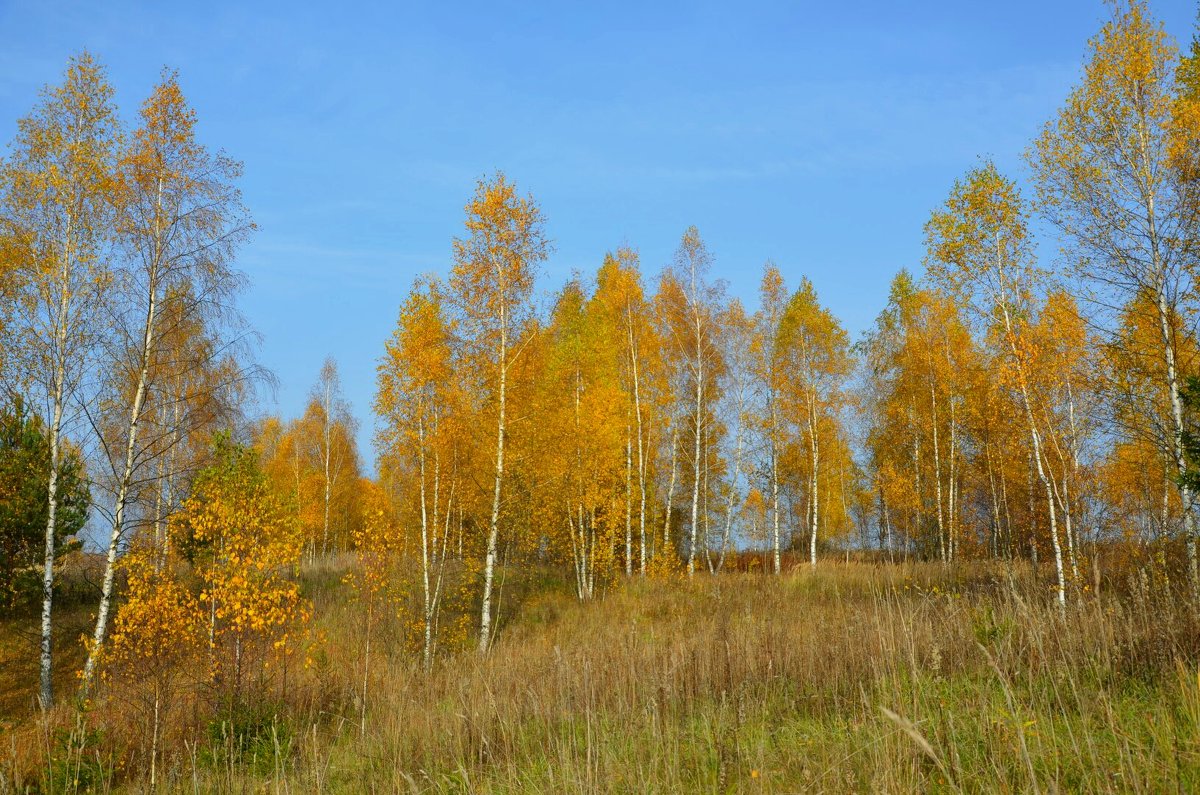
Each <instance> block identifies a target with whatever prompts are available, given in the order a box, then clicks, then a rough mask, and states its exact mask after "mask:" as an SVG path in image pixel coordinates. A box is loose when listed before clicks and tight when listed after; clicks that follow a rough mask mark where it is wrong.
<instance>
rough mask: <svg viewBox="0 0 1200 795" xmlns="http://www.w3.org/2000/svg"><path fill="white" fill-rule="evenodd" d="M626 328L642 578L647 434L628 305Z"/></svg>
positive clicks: (631, 312) (630, 312)
mask: <svg viewBox="0 0 1200 795" xmlns="http://www.w3.org/2000/svg"><path fill="white" fill-rule="evenodd" d="M625 326H626V329H627V330H628V332H629V365H630V369H631V371H632V373H633V413H634V417H635V429H636V431H637V454H638V460H637V470H638V493H639V498H640V500H641V502H640V504H639V506H638V534H639V541H640V543H641V559H640V560H639V571H640V572H641V574H642V576H643V577H645V576H646V453H645V432H644V430H643V428H642V389H641V377H640V375H639V372H638V370H639V368H638V360H639V358H640V357H639V356H638V350H637V342H636V340H635V339H634V335H633V311H632V309H631V308H630V307H629V306H628V305H626V307H625Z"/></svg>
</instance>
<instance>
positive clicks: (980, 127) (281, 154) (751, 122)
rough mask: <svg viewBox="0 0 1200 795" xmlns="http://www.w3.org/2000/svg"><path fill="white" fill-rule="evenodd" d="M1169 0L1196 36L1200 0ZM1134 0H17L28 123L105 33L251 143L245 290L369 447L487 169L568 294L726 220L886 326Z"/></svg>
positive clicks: (715, 231)
mask: <svg viewBox="0 0 1200 795" xmlns="http://www.w3.org/2000/svg"><path fill="white" fill-rule="evenodd" d="M647 5H651V6H653V7H652V8H647V7H646V6H647ZM1151 7H1152V10H1153V12H1154V13H1155V14H1156V15H1157V16H1158V17H1159V18H1160V19H1162V20H1163V21H1164V22H1165V23H1166V26H1167V29H1168V30H1169V31H1170V32H1171V33H1172V34H1173V35H1174V36H1175V37H1176V38H1178V39H1180V40H1183V41H1186V40H1189V39H1190V38H1191V35H1192V28H1193V23H1194V20H1195V15H1196V4H1195V3H1194V2H1193V1H1192V0H1171V1H1170V2H1167V1H1166V0H1158V1H1157V2H1152V4H1151ZM1106 13H1107V11H1106V9H1105V7H1104V5H1103V4H1102V3H1101V2H1099V0H1037V1H1036V2H1030V1H1029V0H1011V1H1010V2H1005V3H998V2H987V3H984V2H974V1H973V0H968V1H967V2H963V0H957V1H953V2H951V1H946V2H926V3H897V2H894V1H890V2H881V1H879V2H859V3H844V4H838V3H828V2H820V3H816V2H790V3H788V2H780V3H756V2H741V3H730V2H725V3H711V4H705V3H695V2H688V3H658V4H648V3H628V4H618V3H591V4H584V3H549V2H546V3H532V2H520V3H518V2H491V3H485V4H479V5H473V4H454V3H420V4H417V3H412V4H409V3H379V4H377V5H369V6H363V7H354V8H350V7H347V6H346V5H343V4H338V3H332V2H326V3H303V2H294V3H281V4H277V5H273V4H268V3H259V2H238V3H225V2H216V1H214V2H199V3H186V4H184V3H169V2H168V3H155V2H149V0H147V1H146V2H141V3H132V2H120V1H119V0H111V1H110V2H103V3H99V2H93V3H82V2H46V1H41V0H39V1H37V2H34V1H33V0H16V1H15V2H14V1H13V0H0V139H3V140H5V141H7V140H10V139H11V138H12V135H13V132H14V130H15V124H14V123H15V121H16V119H17V118H18V117H19V116H21V115H24V114H25V113H26V112H27V111H28V110H29V108H30V107H31V106H32V105H33V104H34V103H35V101H36V98H37V91H38V89H39V88H40V87H41V86H43V85H45V84H46V83H49V82H56V81H57V80H58V79H59V77H60V75H61V73H62V70H63V68H64V65H65V63H66V60H67V58H68V57H69V56H70V55H71V54H73V53H76V52H78V51H79V50H81V49H83V48H87V49H89V50H91V51H92V52H93V53H94V54H95V55H96V56H97V57H98V58H99V59H100V60H101V61H103V62H104V63H105V64H107V66H108V68H109V73H110V77H111V79H112V82H113V84H114V85H115V87H116V89H117V93H118V101H119V103H120V106H121V109H122V112H123V113H124V114H125V115H127V116H132V115H133V113H134V112H135V111H136V109H137V107H138V105H139V104H140V103H141V101H142V99H143V98H144V97H145V96H146V95H147V93H148V92H149V90H150V88H151V86H152V85H153V83H154V82H155V80H156V79H157V77H158V75H159V71H160V69H161V68H162V67H163V66H164V65H165V66H170V67H173V68H177V69H178V70H179V72H180V79H181V83H182V85H183V88H184V90H185V92H186V94H187V96H188V98H189V100H190V101H191V103H192V104H193V106H194V107H195V108H196V111H197V113H198V114H199V118H200V135H201V136H202V138H203V139H204V141H205V142H206V143H208V144H209V145H211V146H214V147H222V148H224V149H226V150H227V151H228V152H229V153H230V154H232V155H233V156H235V157H237V158H239V159H241V160H243V161H244V162H245V164H246V177H245V181H244V183H243V187H244V191H245V198H246V203H247V204H248V206H249V207H250V208H251V210H252V211H253V213H254V217H255V219H256V221H257V222H258V224H259V226H260V231H259V233H258V234H257V236H256V237H255V239H254V241H253V242H252V243H251V244H250V245H249V246H248V247H246V248H245V250H244V251H243V253H242V256H241V258H240V266H241V268H242V269H243V270H244V271H245V272H246V273H247V274H248V275H249V277H250V279H251V281H252V286H251V288H250V289H249V291H248V292H247V294H246V295H245V296H244V299H243V301H242V304H241V306H242V309H243V311H244V313H245V314H246V315H247V317H248V318H249V319H250V321H251V322H252V324H253V325H254V326H255V327H256V328H257V329H258V330H259V331H260V332H261V333H262V334H263V336H264V342H263V345H262V348H261V350H260V360H261V362H262V363H263V364H265V365H267V366H268V367H270V368H271V369H273V370H274V372H275V373H276V374H277V375H278V377H279V380H280V389H279V392H278V402H277V404H274V405H273V404H272V400H271V398H270V397H268V398H267V400H266V405H264V407H263V408H264V410H267V411H278V412H281V413H282V414H284V415H294V414H296V413H298V412H299V411H301V410H302V407H303V402H304V398H305V395H306V393H307V390H308V389H309V386H310V385H311V384H312V382H313V381H314V380H315V379H316V376H317V371H318V369H319V368H320V366H321V362H322V360H323V359H324V357H325V356H326V355H328V354H332V355H333V356H335V357H336V358H337V360H338V362H339V364H340V366H341V370H342V378H343V383H344V385H345V389H346V393H347V396H348V398H349V399H350V400H351V402H352V403H353V406H354V409H355V413H356V414H357V416H358V417H359V418H360V419H361V421H362V424H363V430H362V433H361V435H360V438H361V441H362V442H363V444H364V449H363V452H364V456H365V458H366V459H367V461H368V462H369V461H370V460H371V459H372V457H373V452H372V450H371V448H370V446H369V439H370V432H371V417H370V411H369V406H370V400H371V396H372V393H373V389H374V367H375V361H376V359H377V357H378V356H379V355H380V353H381V352H382V346H383V341H384V339H385V338H386V337H387V336H388V334H389V333H390V331H391V329H392V327H393V324H394V322H395V318H396V311H397V308H398V306H399V304H400V302H401V300H402V299H403V297H404V295H405V293H406V292H407V290H408V287H409V285H410V284H411V282H412V279H413V277H414V276H415V275H416V274H418V273H423V272H427V271H430V270H433V271H437V272H442V273H444V272H446V270H447V269H448V264H449V261H450V240H451V238H452V237H453V236H454V235H456V234H458V233H459V231H460V229H461V226H462V218H463V214H462V207H463V205H464V204H465V202H466V200H467V198H468V197H469V195H470V193H471V190H472V187H473V183H474V180H475V179H476V178H478V177H479V176H481V175H483V174H484V173H488V172H491V171H493V170H495V169H502V170H504V171H505V172H506V173H507V174H508V175H509V177H511V178H512V179H513V180H514V181H516V183H517V184H518V185H519V186H520V187H521V188H522V189H524V190H527V191H530V192H532V193H533V194H534V196H535V197H536V198H537V199H538V201H539V202H540V203H541V204H542V207H543V209H544V210H545V213H546V216H547V218H548V222H549V231H550V234H551V236H552V237H553V238H554V240H555V243H556V249H557V250H556V253H555V254H554V256H553V257H552V259H551V260H550V262H549V263H548V266H547V267H546V269H545V277H544V279H543V288H545V289H546V290H549V289H553V288H556V287H557V286H558V285H560V284H561V283H562V282H563V281H564V280H565V279H566V278H567V277H568V276H569V275H570V274H571V272H572V271H574V270H582V271H584V272H592V271H594V269H595V268H596V266H597V265H598V264H599V262H600V260H601V258H602V256H603V254H604V252H605V251H606V250H607V249H611V248H613V247H615V246H617V245H618V244H620V243H622V242H628V243H629V244H631V245H633V246H635V247H637V248H638V249H639V250H640V251H641V255H642V261H643V265H644V268H645V270H646V272H647V273H648V274H654V273H657V271H658V270H659V269H660V268H661V266H662V265H664V264H665V263H666V262H668V260H669V259H670V256H671V253H672V251H673V250H674V248H675V246H676V243H677V242H678V239H679V235H680V233H681V232H682V231H683V229H684V228H685V227H687V226H688V225H689V224H696V225H697V226H698V227H699V228H700V231H701V233H702V235H703V236H704V238H705V239H706V240H707V242H708V244H709V247H710V249H711V251H712V252H713V254H714V256H715V258H716V268H715V271H716V275H717V276H719V277H721V278H724V279H726V280H728V281H729V283H730V288H731V292H732V293H733V294H735V295H739V296H741V297H743V299H744V300H746V301H747V302H748V303H749V304H751V305H752V304H753V303H754V294H755V291H756V288H757V283H758V277H759V274H760V272H761V266H762V264H763V262H764V260H766V259H767V258H773V259H774V260H775V261H776V262H777V263H778V264H779V265H780V267H781V268H782V270H783V272H784V275H785V277H786V278H787V280H788V282H789V284H791V285H793V286H794V285H795V283H796V282H797V281H798V280H799V278H800V276H801V275H802V274H803V275H807V276H808V277H810V278H811V279H812V281H813V282H814V284H815V285H816V288H817V290H818V292H819V294H820V296H821V298H822V299H823V301H824V302H825V303H827V304H828V305H829V306H830V307H831V308H832V309H833V310H834V311H835V312H836V313H837V314H838V315H839V316H840V317H841V318H842V319H843V321H844V322H845V323H846V325H847V327H848V328H849V329H850V331H851V332H852V334H854V335H855V336H857V335H858V333H859V332H860V331H861V330H863V329H864V328H866V327H867V326H868V325H869V324H870V323H871V321H872V319H873V318H874V316H875V315H876V313H877V312H878V311H879V310H880V308H881V307H882V304H883V301H884V298H885V295H886V289H887V282H888V281H889V280H890V278H891V276H892V275H893V274H894V273H895V271H896V270H897V269H898V268H900V267H902V266H907V267H910V268H914V269H917V270H919V263H920V259H921V254H922V245H921V241H922V232H921V227H922V224H923V223H924V221H925V220H926V218H927V217H928V214H929V211H930V210H931V209H932V208H933V207H934V206H935V205H937V204H938V203H939V202H940V201H941V200H942V199H944V197H945V195H946V193H947V191H948V190H949V188H950V186H951V184H952V183H953V181H954V179H955V178H956V177H958V176H959V175H960V174H962V173H963V172H964V171H965V170H966V169H968V168H970V167H971V166H972V165H973V164H975V163H976V162H977V157H978V156H979V155H989V156H992V157H994V158H995V159H996V161H997V162H998V164H999V165H1000V166H1001V168H1003V169H1005V170H1007V171H1010V172H1012V173H1016V174H1019V173H1020V168H1021V163H1020V153H1021V152H1022V151H1023V149H1024V148H1025V146H1026V145H1027V142H1028V141H1029V140H1030V138H1031V137H1032V136H1033V135H1034V133H1035V132H1036V131H1037V130H1038V128H1039V127H1040V125H1041V124H1042V123H1043V122H1044V121H1045V120H1046V119H1048V118H1049V117H1050V115H1051V114H1052V113H1053V112H1054V110H1055V109H1056V108H1057V107H1058V105H1059V104H1060V102H1061V100H1062V99H1063V97H1064V96H1065V94H1066V92H1067V90H1068V88H1069V86H1070V85H1072V84H1073V83H1074V82H1075V80H1076V78H1077V75H1078V73H1079V68H1080V64H1081V62H1082V57H1083V54H1084V51H1085V45H1086V41H1087V39H1088V37H1090V36H1091V35H1092V34H1093V33H1094V32H1095V31H1096V30H1097V29H1098V28H1099V25H1100V24H1101V22H1102V20H1103V19H1104V18H1105V16H1106ZM1052 248H1053V247H1052V246H1043V252H1044V253H1045V254H1046V255H1048V256H1049V255H1052V253H1053V251H1052Z"/></svg>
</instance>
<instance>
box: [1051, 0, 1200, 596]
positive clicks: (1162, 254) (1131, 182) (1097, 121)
mask: <svg viewBox="0 0 1200 795" xmlns="http://www.w3.org/2000/svg"><path fill="white" fill-rule="evenodd" d="M1178 63H1179V58H1178V52H1177V50H1176V47H1175V45H1174V43H1173V42H1172V41H1171V40H1170V38H1169V37H1168V36H1167V34H1166V32H1165V31H1163V29H1162V27H1161V25H1159V24H1158V23H1157V22H1155V21H1154V20H1153V19H1152V18H1151V17H1150V14H1149V12H1148V10H1147V8H1146V4H1145V3H1144V2H1141V0H1131V2H1129V3H1128V4H1127V5H1124V4H1122V5H1118V6H1116V7H1115V8H1114V13H1113V17H1112V19H1111V20H1110V21H1109V22H1108V23H1107V24H1105V25H1104V27H1103V28H1102V29H1101V30H1100V32H1099V34H1097V36H1096V37H1095V38H1093V39H1092V41H1091V42H1090V44H1089V56H1088V60H1087V62H1086V63H1085V65H1084V73H1083V78H1082V80H1081V82H1080V83H1079V85H1078V86H1076V88H1075V89H1074V90H1073V91H1072V92H1071V94H1070V96H1069V97H1068V98H1067V101H1066V103H1065V104H1064V106H1063V107H1062V109H1061V110H1060V111H1059V112H1058V115H1057V116H1056V117H1055V118H1054V119H1052V120H1051V121H1050V122H1048V123H1047V125H1046V127H1045V129H1044V130H1043V132H1042V134H1041V135H1040V136H1039V137H1038V138H1037V140H1036V141H1035V142H1034V145H1033V147H1032V148H1031V150H1030V152H1029V154H1028V159H1029V163H1030V165H1031V166H1032V168H1033V170H1034V175H1035V179H1036V185H1037V200H1038V209H1039V210H1041V211H1042V213H1043V214H1044V215H1045V216H1046V218H1047V219H1048V220H1049V221H1050V222H1051V223H1052V224H1054V225H1055V226H1056V227H1057V228H1058V229H1059V230H1060V231H1061V232H1062V234H1063V236H1064V237H1065V239H1066V241H1067V246H1068V249H1069V253H1070V256H1071V258H1072V261H1074V262H1077V263H1079V267H1078V270H1079V272H1080V274H1081V275H1082V276H1083V277H1084V279H1085V283H1086V284H1088V285H1090V288H1091V290H1090V295H1089V296H1088V297H1089V298H1090V299H1091V303H1092V305H1093V306H1094V307H1095V308H1097V309H1099V310H1100V311H1101V313H1102V314H1103V313H1104V312H1105V311H1106V310H1110V311H1111V309H1117V310H1119V309H1120V308H1121V307H1122V306H1124V305H1125V304H1128V303H1130V302H1131V300H1132V299H1133V298H1135V297H1136V296H1139V295H1142V294H1145V295H1147V296H1149V297H1150V301H1149V302H1148V303H1149V306H1148V309H1149V310H1150V311H1151V312H1152V313H1153V317H1154V321H1155V324H1156V327H1157V329H1158V333H1159V339H1158V345H1157V351H1155V356H1156V358H1157V359H1158V368H1157V369H1158V378H1159V379H1160V380H1161V381H1162V383H1163V385H1164V389H1163V398H1164V400H1165V401H1166V408H1167V412H1168V416H1169V419H1170V423H1169V425H1167V427H1166V428H1164V430H1163V433H1162V437H1161V439H1160V445H1161V447H1162V450H1163V452H1164V454H1165V455H1166V456H1167V458H1168V459H1169V460H1170V462H1171V465H1172V466H1173V468H1174V471H1175V474H1176V477H1177V478H1178V476H1179V475H1182V474H1183V473H1184V472H1185V471H1186V461H1185V456H1184V449H1183V434H1184V429H1185V428H1184V406H1183V402H1182V400H1181V397H1180V389H1181V375H1180V371H1179V362H1178V344H1179V342H1178V339H1177V338H1176V336H1175V335H1174V334H1173V332H1172V320H1171V319H1172V316H1173V315H1175V314H1184V312H1183V310H1184V304H1185V302H1186V301H1188V299H1189V296H1190V295H1191V293H1192V289H1193V285H1194V273H1193V270H1194V252H1193V251H1192V247H1194V245H1195V240H1196V237H1197V210H1200V192H1198V191H1200V184H1198V183H1197V181H1196V180H1195V178H1194V177H1195V173H1196V164H1197V163H1198V162H1200V113H1197V111H1196V107H1197V106H1196V102H1195V100H1194V98H1193V97H1191V96H1190V95H1189V94H1188V92H1187V91H1185V92H1184V94H1183V96H1181V95H1180V91H1179V86H1178V85H1177V83H1176V69H1177V65H1178ZM1185 63H1186V62H1185ZM1187 87H1188V86H1187V84H1186V82H1185V84H1184V88H1185V89H1186V88H1187ZM1109 321H1110V322H1109V323H1108V325H1109V327H1110V329H1111V328H1112V324H1111V318H1109ZM1178 484H1179V485H1178V488H1179V491H1180V497H1181V498H1182V502H1183V533H1184V536H1185V538H1186V544H1187V552H1188V576H1189V582H1190V585H1191V589H1192V595H1193V598H1200V561H1198V559H1197V551H1196V521H1195V516H1194V510H1193V501H1194V497H1195V495H1194V494H1193V493H1192V490H1191V487H1190V485H1189V483H1188V482H1187V481H1186V479H1184V480H1178Z"/></svg>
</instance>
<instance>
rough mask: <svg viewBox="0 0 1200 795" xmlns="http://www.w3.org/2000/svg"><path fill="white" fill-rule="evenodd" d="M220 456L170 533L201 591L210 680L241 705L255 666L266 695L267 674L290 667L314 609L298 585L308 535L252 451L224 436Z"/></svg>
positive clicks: (217, 446) (200, 477) (200, 480)
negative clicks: (296, 578)
mask: <svg viewBox="0 0 1200 795" xmlns="http://www.w3.org/2000/svg"><path fill="white" fill-rule="evenodd" d="M214 453H215V455H214V463H213V464H212V465H211V466H210V467H208V468H207V469H205V470H204V471H202V472H201V473H200V474H199V475H198V476H197V478H196V481H195V483H194V485H193V489H192V494H191V496H190V497H189V498H188V499H187V500H186V501H185V502H184V504H183V506H182V509H181V510H180V512H179V513H178V514H177V515H176V516H175V517H174V519H173V522H172V533H173V534H174V535H175V537H176V546H177V547H178V548H179V549H181V550H182V551H183V554H184V555H185V556H186V557H187V558H188V559H189V560H190V561H191V562H192V565H193V566H194V568H195V571H196V574H197V575H198V576H199V577H200V579H201V581H202V583H203V590H202V591H201V593H200V596H199V601H200V603H201V606H202V608H203V609H204V611H205V612H206V613H207V622H208V641H209V649H210V665H211V670H210V673H211V676H212V680H213V682H214V684H216V685H217V686H218V688H219V689H221V690H223V692H224V695H226V696H229V697H231V698H232V700H233V701H235V702H236V701H238V700H240V699H241V698H242V696H243V693H242V688H243V685H244V684H246V683H247V682H249V681H251V679H250V677H249V676H248V674H249V673H251V671H250V668H251V667H252V666H256V667H257V671H256V674H257V676H255V677H254V678H253V681H254V682H256V683H257V684H258V685H259V686H260V687H262V686H266V685H267V684H268V678H269V677H268V676H267V673H268V671H272V670H275V669H277V668H279V667H280V666H282V664H283V663H285V662H286V659H287V658H288V656H290V654H291V652H292V651H294V650H295V646H296V643H297V642H298V640H299V633H300V632H301V630H302V628H303V627H304V625H305V624H306V623H307V620H308V618H309V615H310V612H311V608H310V605H309V604H308V602H307V600H305V599H304V598H303V597H302V596H301V594H300V586H299V584H298V583H297V582H296V581H295V580H294V579H293V577H292V575H293V574H294V573H295V571H296V570H297V569H298V567H299V565H300V560H301V555H302V554H303V550H304V534H303V531H302V529H301V528H300V526H299V524H298V523H297V522H296V520H295V517H294V516H293V515H292V512H291V511H289V510H288V508H287V505H286V503H285V501H284V500H283V499H282V498H281V497H280V495H278V494H276V493H275V492H274V491H273V490H272V488H271V485H270V481H269V480H268V478H267V477H266V476H265V475H264V474H263V471H262V469H261V468H260V466H259V462H258V459H257V456H256V455H255V453H254V451H253V450H252V449H251V448H247V447H243V446H241V445H238V444H236V443H234V442H233V441H231V440H230V439H229V437H228V436H226V435H220V436H218V437H217V439H216V441H215V450H214Z"/></svg>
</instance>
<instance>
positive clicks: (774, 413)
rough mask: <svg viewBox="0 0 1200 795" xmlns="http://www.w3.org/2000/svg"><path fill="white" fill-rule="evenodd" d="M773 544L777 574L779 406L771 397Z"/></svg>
mask: <svg viewBox="0 0 1200 795" xmlns="http://www.w3.org/2000/svg"><path fill="white" fill-rule="evenodd" d="M770 444H771V521H772V527H771V546H772V551H773V553H774V559H775V560H774V562H775V574H776V575H778V574H780V573H782V572H783V560H782V555H781V554H780V548H779V408H778V406H777V405H776V403H775V398H774V396H772V397H771V441H770Z"/></svg>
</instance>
